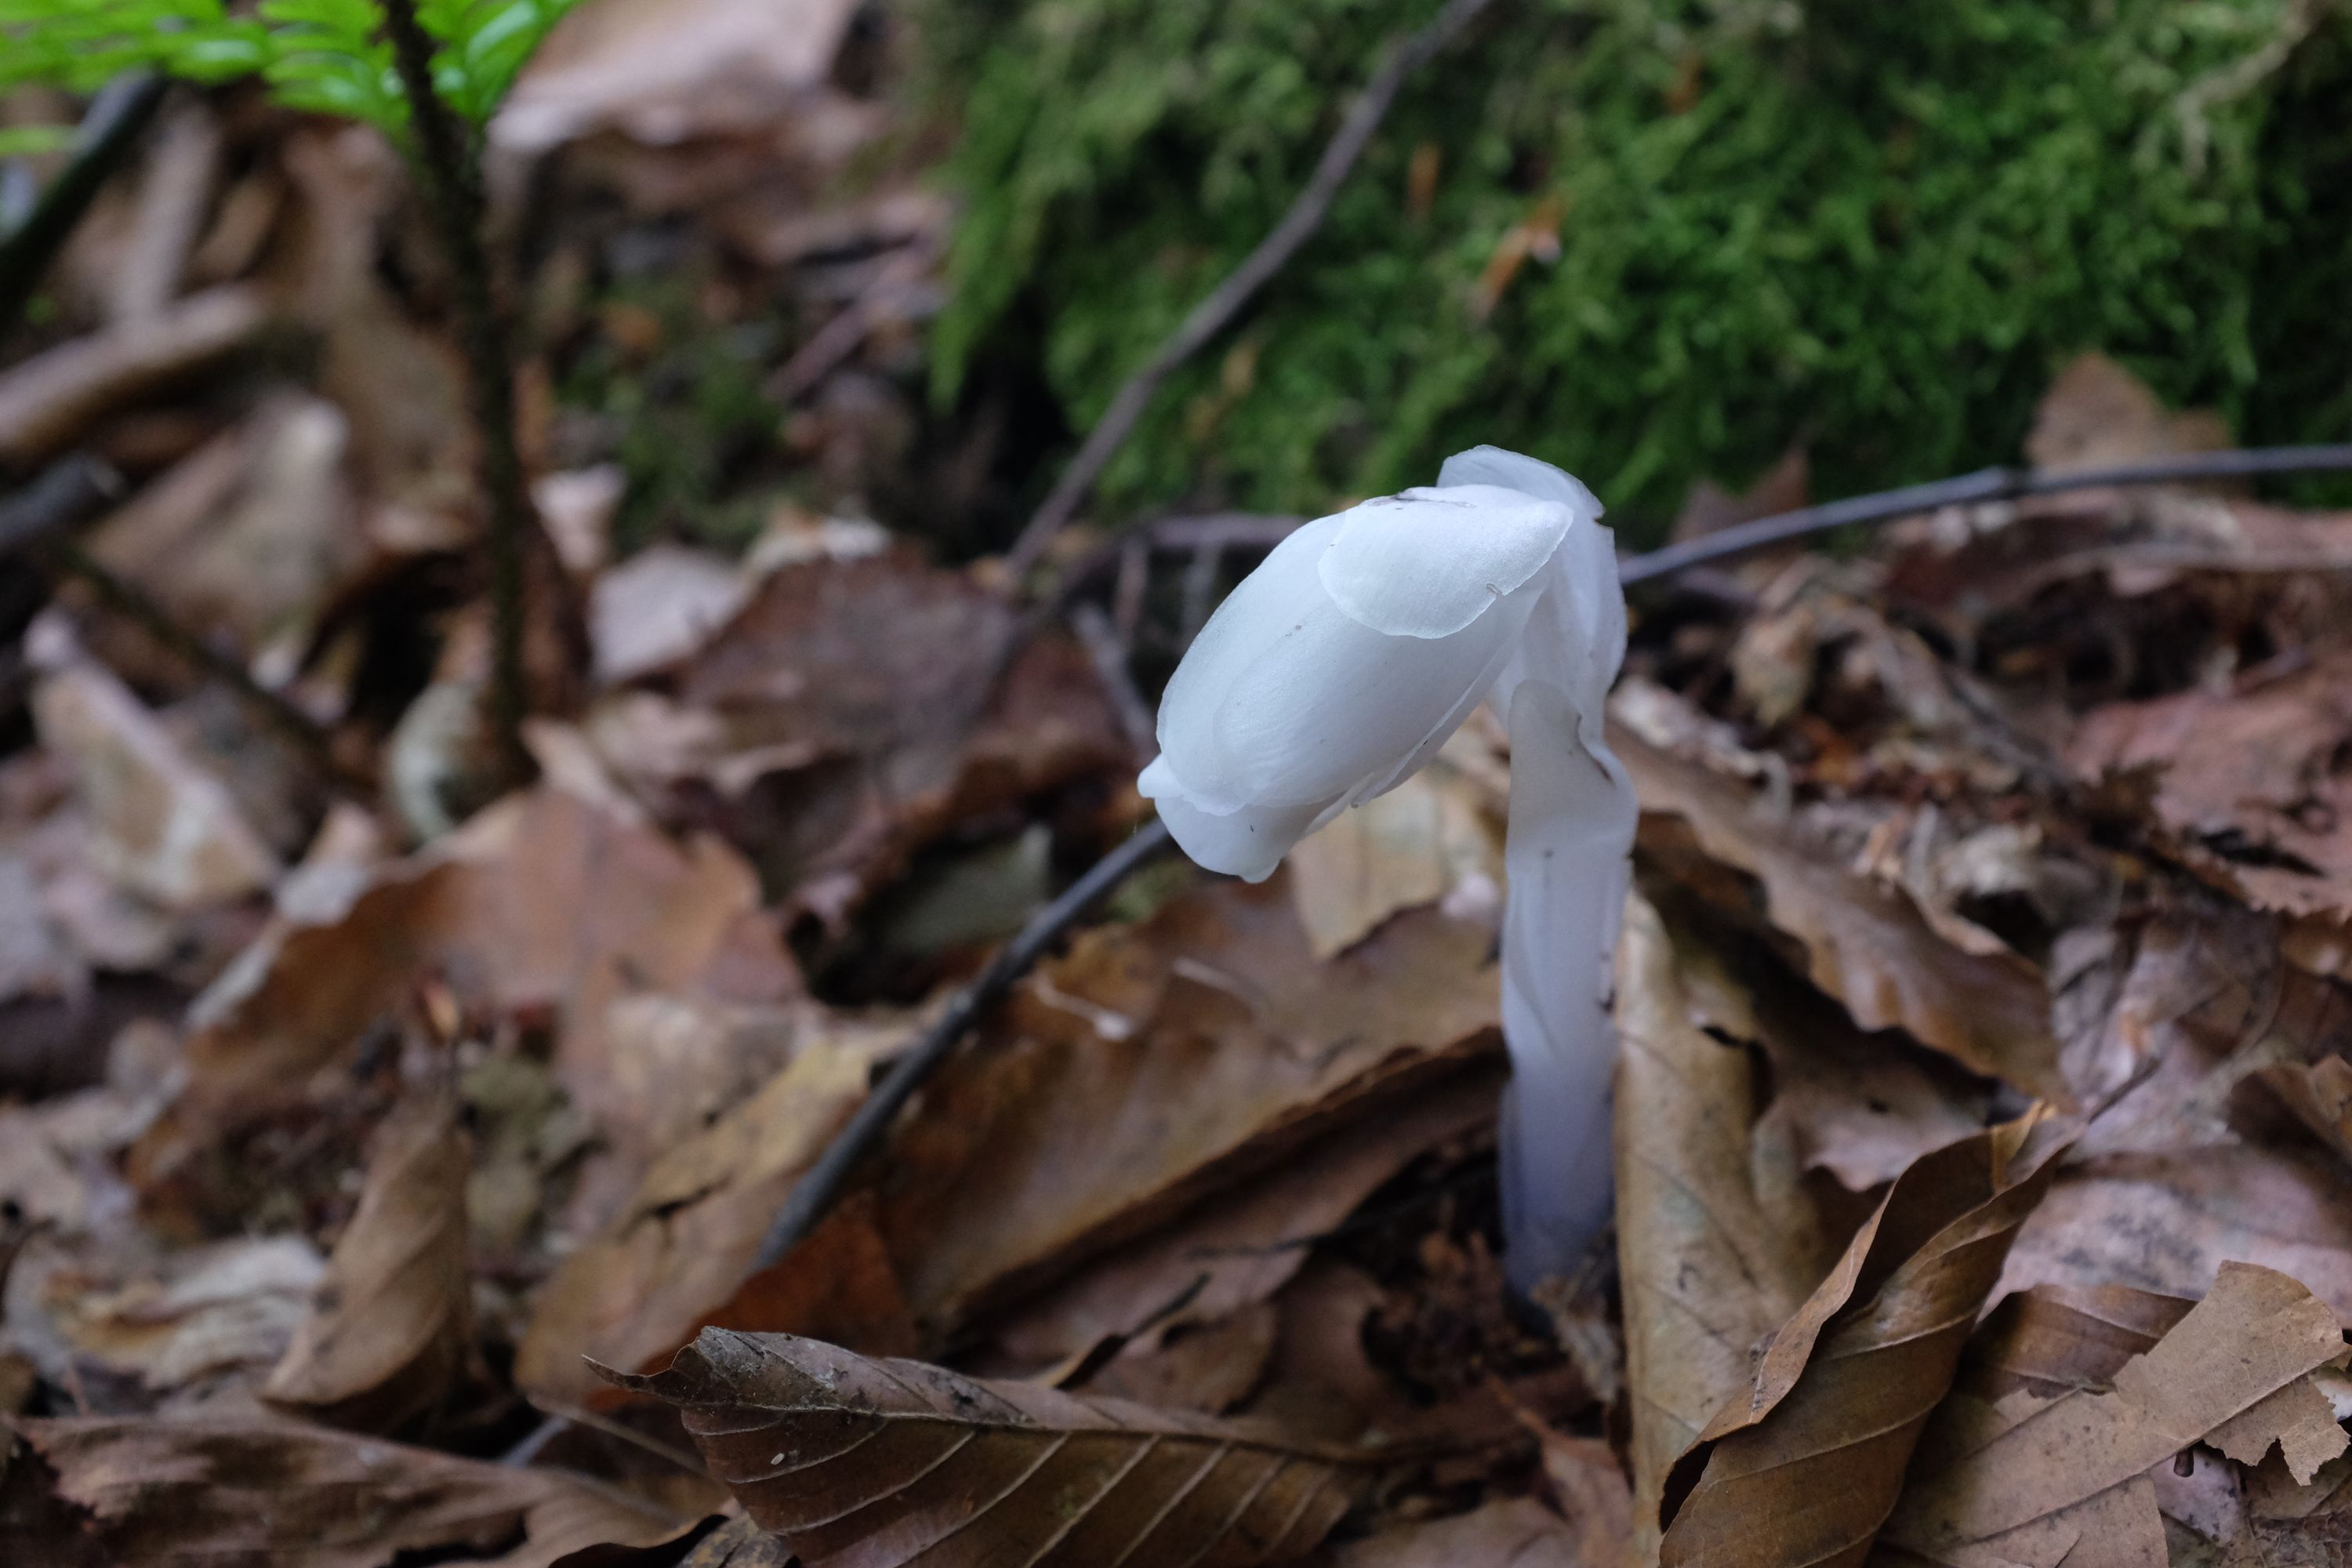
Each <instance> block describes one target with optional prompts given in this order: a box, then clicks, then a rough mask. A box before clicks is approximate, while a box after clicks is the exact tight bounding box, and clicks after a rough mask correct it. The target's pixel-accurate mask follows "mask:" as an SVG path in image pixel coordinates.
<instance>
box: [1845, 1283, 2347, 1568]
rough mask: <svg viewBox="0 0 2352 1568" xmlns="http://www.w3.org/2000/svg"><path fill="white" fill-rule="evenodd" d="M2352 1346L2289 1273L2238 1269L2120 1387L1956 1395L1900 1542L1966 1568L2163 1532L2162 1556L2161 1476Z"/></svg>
mask: <svg viewBox="0 0 2352 1568" xmlns="http://www.w3.org/2000/svg"><path fill="white" fill-rule="evenodd" d="M2343 1353H2344V1334H2343V1329H2342V1326H2341V1325H2340V1324H2339V1323H2338V1322H2337V1321H2336V1314H2335V1313H2334V1312H2332V1311H2330V1310H2328V1309H2327V1306H2326V1303H2324V1302H2322V1301H2320V1300H2318V1299H2317V1298H2315V1296H2313V1295H2312V1294H2311V1292H2310V1291H2308V1290H2306V1289H2304V1288H2303V1287H2302V1286H2301V1285H2299V1284H2297V1283H2295V1281H2294V1280H2293V1279H2288V1278H2287V1277H2286V1276H2284V1275H2283V1274H2279V1273H2276V1272H2273V1270H2271V1269H2267V1268H2255V1267H2252V1266H2251V1265H2246V1264H2226V1265H2224V1266H2223V1267H2222V1268H2221V1273H2220V1276H2219V1277H2218V1278H2217V1279H2215V1281H2214V1283H2213V1289H2212V1290H2211V1291H2210V1293H2208V1294H2207V1296H2206V1297H2205V1299H2204V1300H2201V1301H2200V1302H2199V1303H2198V1304H2197V1306H2196V1307H2194V1308H2192V1309H2191V1310H2189V1312H2188V1314H2187V1315H2185V1316H2184V1317H2182V1319H2181V1320H2180V1321H2179V1323H2178V1324H2176V1325H2175V1326H2174V1327H2173V1328H2172V1330H2171V1331H2169V1332H2168V1333H2167V1334H2165V1336H2164V1337H2163V1339H2162V1340H2160V1341H2159V1342H2158V1343H2157V1344H2156V1345H2155V1347H2154V1348H2153V1349H2151V1350H2149V1351H2147V1352H2146V1353H2145V1354H2143V1355H2141V1356H2139V1357H2137V1359H2135V1360H2133V1361H2131V1362H2129V1363H2126V1365H2125V1366H2124V1367H2123V1368H2122V1369H2120V1370H2119V1371H2118V1372H2117V1373H2116V1377H2115V1385H2114V1388H2113V1389H2112V1391H2109V1392H2091V1391H2086V1390H2077V1391H2074V1392H2069V1393H2066V1394H2061V1395H2059V1396H2057V1397H2056V1398H2054V1399H2048V1400H2044V1399H2041V1398H2038V1397H2036V1396H2035V1395H2034V1394H2032V1393H2030V1392H2024V1391H2020V1392H2018V1393H2014V1394H2009V1395H2008V1396H2006V1397H2004V1398H2003V1399H2001V1400H2000V1402H1999V1403H1998V1404H1993V1405H1987V1404H1985V1403H1983V1402H1982V1401H1979V1400H1976V1399H1974V1398H1971V1397H1970V1396H1969V1395H1966V1394H1959V1395H1956V1396H1954V1397H1953V1398H1952V1399H1951V1400H1950V1401H1949V1402H1948V1404H1947V1405H1946V1406H1945V1407H1944V1409H1943V1410H1942V1412H1940V1413H1939V1414H1938V1415H1937V1420H1936V1422H1935V1424H1934V1426H1933V1427H1932V1428H1931V1429H1930V1431H1929V1432H1928V1434H1927V1436H1926V1437H1925V1438H1924V1439H1923V1440H1922V1442H1921V1445H1920V1460H1921V1464H1920V1469H1919V1472H1918V1476H1919V1479H1918V1480H1917V1481H1916V1483H1915V1484H1914V1485H1913V1486H1912V1487H1911V1488H1910V1489H1908V1490H1907V1491H1906V1493H1905V1494H1904V1498H1903V1500H1902V1503H1901V1504H1900V1506H1899V1507H1898V1508H1897V1509H1896V1510H1895V1515H1894V1517H1893V1518H1892V1519H1890V1520H1889V1521H1887V1525H1886V1531H1885V1533H1886V1537H1887V1539H1888V1540H1890V1541H1892V1542H1895V1543H1896V1544H1898V1545H1900V1546H1901V1547H1903V1548H1904V1549H1905V1550H1906V1551H1907V1552H1912V1553H1914V1554H1916V1555H1917V1556H1919V1557H1921V1558H1925V1559H1927V1560H1928V1561H1930V1562H1935V1563H1951V1564H1954V1565H1956V1568H1976V1565H1985V1564H1991V1563H2022V1564H2030V1565H2032V1568H2053V1565H2054V1564H2056V1563H2059V1562H2060V1561H2061V1560H2062V1559H2063V1558H2065V1557H2066V1554H2067V1553H2068V1552H2069V1551H2071V1550H2072V1549H2073V1548H2074V1544H2075V1542H2077V1541H2081V1540H2091V1539H2100V1538H2105V1537H2107V1536H2110V1535H2112V1536H2114V1537H2116V1538H2117V1539H2130V1540H2135V1541H2146V1540H2148V1539H2150V1537H2151V1532H2152V1538H2153V1540H2154V1541H2155V1542H2156V1547H2155V1555H2154V1558H2153V1559H2152V1561H2154V1562H2157V1563H2161V1562H2163V1561H2164V1552H2163V1545H2162V1542H2163V1532H2162V1530H2161V1528H2160V1526H2158V1523H2157V1517H2156V1501H2155V1495H2154V1492H2153V1491H2152V1489H2150V1488H2149V1486H2148V1482H2147V1471H2148V1470H2149V1469H2151V1468H2154V1467H2156V1466H2158V1465H2164V1464H2168V1463H2169V1462H2170V1461H2171V1458H2172V1456H2173V1455H2174V1454H2176V1453H2178V1452H2179V1451H2180V1450H2181V1449H2182V1448H2185V1447H2188V1446H2189V1445H2190V1444H2192V1443H2196V1442H2199V1441H2200V1440H2202V1439H2204V1438H2205V1437H2207V1436H2209V1435H2210V1434H2211V1433H2213V1432H2214V1431H2215V1429H2216V1428H2219V1427H2221V1426H2224V1425H2225V1424H2227V1423H2228V1422H2229V1421H2230V1420H2231V1417H2233V1416H2237V1415H2241V1414H2242V1413H2243V1412H2246V1411H2248V1410H2251V1409H2252V1408H2253V1407H2254V1406H2256V1405H2260V1404H2262V1403H2263V1402H2264V1401H2265V1400H2267V1399H2269V1398H2270V1397H2271V1396H2272V1395H2273V1394H2276V1393H2277V1392H2278V1391H2279V1390H2280V1389H2282V1388H2284V1387H2287V1386H2289V1385H2290V1384H2294V1383H2296V1382H2297V1381H2298V1380H2300V1379H2302V1378H2303V1377H2304V1376H2305V1374H2306V1373H2310V1372H2311V1371H2313V1370H2314V1369H2315V1368H2317V1367H2320V1366H2323V1365H2325V1364H2326V1363H2328V1362H2330V1361H2333V1360H2335V1359H2336V1358H2337V1357H2339V1356H2341V1355H2342V1354H2343ZM2109 1560H2113V1561H2118V1562H2123V1561H2134V1559H2130V1558H2124V1557H2112V1556H2111V1557H2110V1559H2109Z"/></svg>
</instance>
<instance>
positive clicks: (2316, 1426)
mask: <svg viewBox="0 0 2352 1568" xmlns="http://www.w3.org/2000/svg"><path fill="white" fill-rule="evenodd" d="M2205 1440H2206V1441H2207V1442H2208V1443H2210V1444H2211V1445H2212V1446H2213V1447H2216V1448H2219V1449H2221V1452H2223V1453H2225V1454H2227V1455H2229V1456H2230V1458H2233V1459H2235V1460H2237V1461H2238V1463H2240V1464H2242V1465H2247V1466H2253V1465H2259V1464H2261V1463H2262V1462H2263V1458H2264V1457H2265V1456H2266V1455H2268V1454H2269V1453H2270V1451H2271V1448H2272V1446H2273V1445H2274V1444H2275V1445H2276V1446H2277V1447H2278V1451H2279V1458H2281V1459H2283V1460H2284V1462H2285V1464H2286V1468H2287V1474H2289V1475H2291V1476H2293V1477H2294V1479H2295V1484H2296V1485H2298V1486H2308V1485H2310V1484H2311V1481H2312V1479H2313V1478H2314V1477H2315V1476H2316V1475H2317V1474H2318V1473H2319V1468H2320V1467H2321V1466H2322V1465H2325V1464H2326V1463H2327V1462H2328V1461H2329V1460H2330V1459H2334V1458H2339V1457H2340V1456H2341V1455H2342V1454H2343V1453H2344V1451H2345V1449H2347V1447H2352V1437H2347V1436H2345V1433H2344V1428H2343V1427H2341V1426H2337V1425H2336V1406H2335V1405H2334V1403H2333V1402H2332V1401H2330V1400H2329V1399H2328V1397H2327V1394H2326V1391H2325V1390H2323V1389H2322V1388H2321V1387H2320V1386H2319V1385H2318V1384H2316V1383H2315V1382H2313V1381H2312V1379H2311V1378H2310V1377H2307V1376H2306V1377H2299V1378H2297V1379H2295V1380H2294V1382H2293V1383H2290V1384H2287V1385H2286V1386H2284V1388H2281V1389H2279V1390H2277V1391H2276V1392H2275V1393H2273V1394H2271V1395H2270V1396H2269V1397H2268V1398H2266V1399H2263V1400H2262V1401H2260V1402H2259V1403H2257V1404H2254V1405H2250V1406H2248V1407H2247V1408H2246V1409H2243V1410H2241V1411H2239V1412H2238V1414H2236V1415H2232V1416H2231V1417H2230V1418H2229V1419H2228V1420H2227V1421H2224V1422H2222V1423H2221V1425H2220V1426H2216V1427H2214V1428H2213V1430H2211V1431H2210V1432H2208V1433H2207V1434H2206V1435H2205Z"/></svg>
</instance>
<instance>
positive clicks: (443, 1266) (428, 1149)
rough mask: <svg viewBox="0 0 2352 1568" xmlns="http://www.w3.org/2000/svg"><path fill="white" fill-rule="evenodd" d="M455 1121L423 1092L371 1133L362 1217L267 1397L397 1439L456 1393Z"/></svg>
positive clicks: (333, 1257)
mask: <svg viewBox="0 0 2352 1568" xmlns="http://www.w3.org/2000/svg"><path fill="white" fill-rule="evenodd" d="M453 1116H454V1110H453V1108H452V1106H451V1105H450V1104H449V1102H448V1100H446V1097H444V1096H443V1095H442V1094H440V1093H438V1092H437V1091H425V1092H418V1093H414V1094H412V1095H411V1096H410V1097H409V1098H408V1099H406V1100H403V1101H402V1102H401V1103H400V1104H399V1105H398V1106H396V1107H395V1108H394V1110H393V1112H392V1114H391V1115H390V1116H388V1117H386V1118H385V1119H384V1121H383V1124H382V1126H380V1127H379V1128H378V1129H377V1131H376V1138H375V1147H374V1150H373V1152H372V1153H371V1154H370V1156H369V1160H368V1170H367V1182H366V1185H365V1186H363V1187H362V1189H361V1191H360V1202H359V1208H358V1210H357V1211H356V1212H354V1213H353V1214H352V1219H351V1223H350V1224H349V1225H348V1226H345V1227H344V1230H343V1234H342V1236H341V1238H340V1239H338V1240H337V1241H336V1243H335V1249H334V1251H333V1252H332V1253H331V1254H330V1255H329V1257H328V1258H327V1275H326V1278H325V1279H322V1280H320V1284H319V1289H318V1291H317V1293H316V1294H315V1296H314V1297H313V1299H312V1301H311V1307H310V1316H309V1317H307V1318H305V1319H304V1320H303V1321H302V1325H301V1327H300V1328H299V1329H297V1330H296V1331H295V1334H294V1342H293V1343H292V1344H290V1345H289V1346H288V1347H287V1349H286V1355H285V1359H283V1360H282V1361H280V1362H279V1363H278V1367H277V1370H276V1371H274V1372H272V1373H270V1374H269V1381H268V1383H267V1384H264V1385H263V1387H262V1395H263V1397H264V1398H266V1399H268V1400H269V1401H270V1402H272V1403H273V1404H277V1405H292V1406H296V1407H299V1408H303V1409H306V1410H308V1411H309V1412H310V1413H312V1414H314V1415H318V1416H319V1417H320V1419H322V1420H325V1421H327V1422H330V1423H331V1424H332V1425H334V1426H348V1427H352V1428H355V1429H357V1430H361V1431H367V1432H394V1431H397V1430H399V1429H401V1428H403V1427H404V1426H410V1425H412V1424H414V1423H415V1422H417V1421H419V1420H422V1419H424V1418H425V1417H428V1416H430V1415H433V1414H434V1413H435V1412H436V1410H437V1409H438V1408H439V1407H440V1405H441V1404H442V1402H443V1400H444V1399H446V1397H447V1395H448V1394H449V1393H450V1391H451V1389H452V1388H453V1387H454V1386H455V1385H456V1384H457V1380H458V1378H459V1377H460V1375H461V1374H462V1373H463V1372H464V1370H465V1365H466V1358H467V1356H468V1355H469V1354H470V1353H471V1351H472V1343H471V1334H472V1323H473V1310H472V1290H473V1280H472V1279H471V1277H470V1276H469V1275H468V1273H467V1267H466V1180H467V1174H468V1173H469V1172H470V1171H471V1169H472V1167H473V1146H472V1141H471V1140H469V1139H468V1138H467V1136H466V1135H465V1134H464V1133H463V1132H462V1131H459V1130H458V1128H457V1123H456V1121H454V1120H453Z"/></svg>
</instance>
